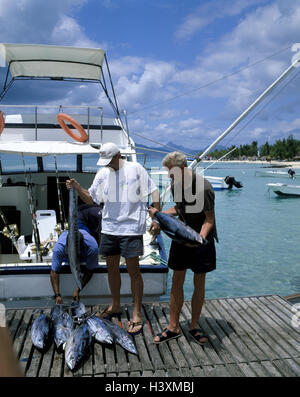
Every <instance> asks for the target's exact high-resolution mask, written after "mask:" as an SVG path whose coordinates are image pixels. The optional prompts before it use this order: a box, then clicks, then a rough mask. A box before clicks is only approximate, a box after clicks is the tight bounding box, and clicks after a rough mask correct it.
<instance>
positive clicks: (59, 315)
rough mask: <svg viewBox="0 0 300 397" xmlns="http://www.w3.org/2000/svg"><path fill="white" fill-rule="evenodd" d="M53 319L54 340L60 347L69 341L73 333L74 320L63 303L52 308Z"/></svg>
mask: <svg viewBox="0 0 300 397" xmlns="http://www.w3.org/2000/svg"><path fill="white" fill-rule="evenodd" d="M51 320H52V322H53V336H54V342H55V344H56V347H57V348H58V349H59V348H60V347H61V346H63V345H64V343H66V342H67V340H68V338H69V337H70V335H71V333H72V329H73V325H74V324H73V320H72V317H71V316H70V315H69V313H67V312H66V311H65V310H64V309H63V306H62V305H55V306H54V308H53V309H52V310H51Z"/></svg>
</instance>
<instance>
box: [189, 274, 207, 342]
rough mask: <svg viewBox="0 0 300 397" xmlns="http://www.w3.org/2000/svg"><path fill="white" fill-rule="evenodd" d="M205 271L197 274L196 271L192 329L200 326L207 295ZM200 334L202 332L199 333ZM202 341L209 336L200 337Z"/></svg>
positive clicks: (205, 340)
mask: <svg viewBox="0 0 300 397" xmlns="http://www.w3.org/2000/svg"><path fill="white" fill-rule="evenodd" d="M205 276H206V274H205V273H201V274H197V273H194V293H193V297H192V304H191V306H192V320H191V323H190V329H191V330H192V329H197V328H199V319H200V314H201V311H202V307H203V303H204V296H205ZM197 335H200V333H197V334H196V336H197ZM199 342H201V343H205V342H207V338H206V337H203V338H200V341H199Z"/></svg>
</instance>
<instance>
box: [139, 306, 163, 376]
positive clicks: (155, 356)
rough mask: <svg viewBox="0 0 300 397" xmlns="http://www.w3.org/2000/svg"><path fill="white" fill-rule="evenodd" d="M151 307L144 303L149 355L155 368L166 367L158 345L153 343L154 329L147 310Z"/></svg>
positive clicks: (144, 331) (145, 337)
mask: <svg viewBox="0 0 300 397" xmlns="http://www.w3.org/2000/svg"><path fill="white" fill-rule="evenodd" d="M149 310H150V308H149V307H148V305H143V311H144V318H145V319H146V324H145V325H144V330H143V333H144V339H145V344H146V346H147V349H148V352H149V357H150V358H151V360H152V365H153V369H154V370H157V369H164V368H165V366H164V363H163V361H162V359H161V357H160V354H159V350H158V347H157V346H156V345H155V344H154V343H153V338H154V335H153V333H152V332H153V330H152V325H151V323H150V321H149V319H148V317H147V311H149Z"/></svg>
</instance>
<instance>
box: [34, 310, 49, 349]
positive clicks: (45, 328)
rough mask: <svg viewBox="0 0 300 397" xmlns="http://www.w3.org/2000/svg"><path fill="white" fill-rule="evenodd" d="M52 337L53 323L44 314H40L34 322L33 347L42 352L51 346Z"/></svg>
mask: <svg viewBox="0 0 300 397" xmlns="http://www.w3.org/2000/svg"><path fill="white" fill-rule="evenodd" d="M51 337H52V323H51V320H50V318H49V317H48V316H46V315H45V314H44V313H42V314H40V315H39V316H38V317H37V318H36V319H35V320H34V322H33V324H32V327H31V340H32V343H33V345H34V346H35V347H36V348H37V349H40V350H44V349H45V348H47V347H48V346H49V345H50V342H51Z"/></svg>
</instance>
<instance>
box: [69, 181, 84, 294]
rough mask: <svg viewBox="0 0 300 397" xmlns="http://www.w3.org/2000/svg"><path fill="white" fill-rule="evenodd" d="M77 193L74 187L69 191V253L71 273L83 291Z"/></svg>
mask: <svg viewBox="0 0 300 397" xmlns="http://www.w3.org/2000/svg"><path fill="white" fill-rule="evenodd" d="M76 199H77V192H76V190H75V189H74V188H73V187H72V188H71V189H70V190H69V219H68V222H69V231H68V237H67V246H68V249H67V252H68V258H69V265H70V269H71V272H72V274H73V276H74V278H75V282H76V284H77V286H78V287H79V288H80V289H82V274H81V272H80V233H79V230H78V213H77V200H76Z"/></svg>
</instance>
